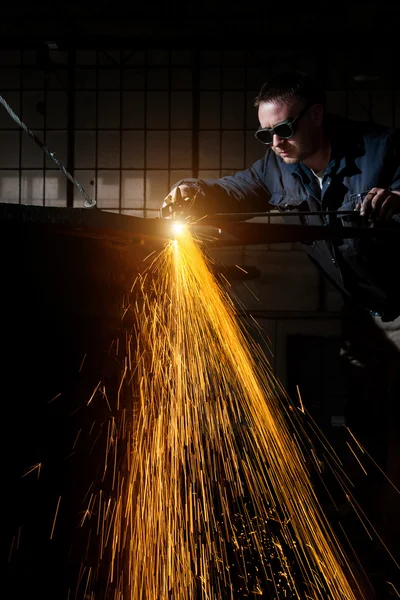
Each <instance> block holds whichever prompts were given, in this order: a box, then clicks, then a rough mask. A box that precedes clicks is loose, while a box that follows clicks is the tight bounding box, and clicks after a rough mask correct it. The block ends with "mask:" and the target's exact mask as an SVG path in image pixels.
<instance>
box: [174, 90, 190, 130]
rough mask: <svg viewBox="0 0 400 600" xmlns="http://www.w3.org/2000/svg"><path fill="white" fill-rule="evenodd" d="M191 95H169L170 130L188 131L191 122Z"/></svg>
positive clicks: (178, 93) (187, 93)
mask: <svg viewBox="0 0 400 600" xmlns="http://www.w3.org/2000/svg"><path fill="white" fill-rule="evenodd" d="M192 113H193V107H192V93H191V92H172V93H171V127H172V129H190V128H191V127H192V120H193V114H192Z"/></svg>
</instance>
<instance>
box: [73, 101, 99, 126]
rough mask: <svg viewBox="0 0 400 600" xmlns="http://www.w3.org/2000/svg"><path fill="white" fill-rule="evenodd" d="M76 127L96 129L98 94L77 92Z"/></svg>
mask: <svg viewBox="0 0 400 600" xmlns="http://www.w3.org/2000/svg"><path fill="white" fill-rule="evenodd" d="M75 127H77V128H78V129H94V128H95V127H96V94H95V93H94V92H76V94H75Z"/></svg>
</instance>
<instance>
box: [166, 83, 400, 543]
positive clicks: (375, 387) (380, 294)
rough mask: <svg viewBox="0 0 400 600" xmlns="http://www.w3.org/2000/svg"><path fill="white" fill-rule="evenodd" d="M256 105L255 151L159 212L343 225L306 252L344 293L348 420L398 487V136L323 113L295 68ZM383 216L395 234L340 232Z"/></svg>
mask: <svg viewBox="0 0 400 600" xmlns="http://www.w3.org/2000/svg"><path fill="white" fill-rule="evenodd" d="M255 107H256V108H257V109H258V118H259V122H260V127H259V129H258V130H257V131H256V133H255V136H256V138H257V140H258V141H259V142H261V143H262V144H263V145H264V146H265V149H266V152H265V154H264V156H263V158H262V159H260V160H258V161H257V162H255V163H254V164H253V165H251V166H250V167H249V168H248V169H246V170H244V171H241V172H238V173H236V174H235V175H234V176H228V177H223V178H221V179H218V180H200V179H184V180H181V181H179V182H178V183H176V184H175V186H174V187H173V189H172V190H171V192H170V193H169V194H168V196H167V197H166V199H165V201H164V204H163V207H162V209H163V214H164V215H165V214H166V213H168V211H177V210H179V211H181V212H182V213H183V214H184V215H186V216H189V217H192V218H199V217H202V216H204V215H212V214H215V213H224V212H226V213H233V212H240V213H246V212H248V213H253V212H263V211H265V212H267V211H268V210H270V209H278V210H279V211H281V213H282V216H283V217H284V220H285V222H287V223H288V224H296V223H298V224H304V225H321V226H323V225H330V224H332V223H335V224H337V223H340V224H341V225H342V226H343V239H338V240H335V241H328V240H327V241H315V242H310V243H308V244H307V245H306V247H305V249H306V251H307V253H308V255H309V257H310V259H311V260H312V261H313V262H314V263H315V265H316V266H317V267H318V268H319V269H322V271H323V273H324V274H325V276H326V277H327V278H328V279H329V280H330V281H331V282H332V283H333V284H334V285H335V286H336V288H338V289H339V290H340V291H341V293H342V295H343V298H344V306H343V310H342V351H341V355H342V359H343V362H344V365H345V368H346V372H347V374H348V376H349V379H348V380H349V386H350V388H349V398H350V400H349V402H348V405H347V415H346V417H347V421H348V424H349V426H350V427H352V428H353V430H354V431H355V432H356V433H357V434H358V435H359V436H360V438H361V441H362V442H363V443H364V445H365V447H366V448H367V449H368V451H369V452H370V454H371V455H372V456H374V457H375V459H376V460H377V462H378V463H379V464H380V466H382V467H383V468H384V469H385V471H386V472H387V473H388V474H389V476H390V477H391V478H392V479H393V480H394V483H395V484H396V485H397V486H399V477H400V473H399V472H400V434H399V430H398V427H399V426H398V423H399V418H398V417H399V412H400V411H399V405H400V316H399V315H400V132H399V131H398V130H395V129H391V128H387V127H383V126H378V125H376V124H373V123H370V122H368V123H364V122H354V121H350V120H347V119H342V118H339V117H336V116H333V115H329V114H326V113H325V111H324V102H323V94H322V93H321V91H320V90H319V89H318V87H317V86H316V85H315V84H314V83H313V82H312V80H311V79H309V78H308V77H307V76H306V75H305V74H304V73H299V72H291V73H290V72H289V73H282V74H280V75H277V76H275V77H274V78H273V79H271V80H270V81H268V82H267V83H266V84H264V85H263V87H262V88H261V90H260V92H259V94H258V95H257V97H256V98H255ZM182 199H183V201H182ZM348 211H350V215H349V214H348ZM302 212H304V215H302V214H301V213H302ZM308 212H310V213H313V214H311V215H308V214H307V213H308ZM341 212H346V217H342V218H340V213H341ZM294 213H296V214H294ZM299 213H300V214H299ZM315 213H319V214H315ZM324 213H326V214H324ZM382 223H384V224H385V226H389V227H390V228H395V229H396V228H397V229H398V235H396V234H395V235H391V236H390V238H389V236H388V238H387V239H382V237H380V238H379V239H378V237H376V238H374V236H373V235H371V236H369V237H368V239H366V238H364V237H363V238H362V239H361V238H360V239H346V234H345V226H346V225H349V226H356V227H357V226H358V227H361V226H367V227H371V228H379V227H380V226H381V225H382ZM361 422H362V425H361ZM385 489H386V488H385ZM385 489H384V488H382V489H378V486H377V485H376V482H375V484H374V485H373V486H372V487H370V488H368V485H367V488H366V490H367V494H366V495H368V496H369V498H370V499H371V502H370V503H368V501H367V499H366V503H367V504H370V505H371V507H372V508H371V510H372V511H373V512H374V511H375V514H374V515H373V516H372V518H373V519H375V522H377V528H378V530H380V531H381V533H382V537H383V538H384V540H385V542H386V543H387V544H388V545H389V546H390V547H391V548H392V549H393V550H394V546H395V545H396V544H397V543H398V540H399V538H400V536H399V520H400V517H399V514H400V511H399V510H398V496H397V495H396V493H395V492H394V491H393V489H392V488H391V487H390V485H389V484H388V487H387V491H385ZM378 498H381V502H379V501H378Z"/></svg>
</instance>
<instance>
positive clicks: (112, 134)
mask: <svg viewBox="0 0 400 600" xmlns="http://www.w3.org/2000/svg"><path fill="white" fill-rule="evenodd" d="M119 140H120V133H119V131H99V133H98V147H97V164H98V166H99V167H100V168H102V167H103V168H104V167H105V168H108V169H111V168H117V167H119V154H120V150H119V143H120V142H119Z"/></svg>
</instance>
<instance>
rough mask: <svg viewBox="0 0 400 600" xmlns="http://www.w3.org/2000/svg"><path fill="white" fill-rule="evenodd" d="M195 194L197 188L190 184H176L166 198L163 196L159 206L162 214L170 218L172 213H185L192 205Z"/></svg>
mask: <svg viewBox="0 0 400 600" xmlns="http://www.w3.org/2000/svg"><path fill="white" fill-rule="evenodd" d="M196 194H197V190H196V189H195V188H193V187H192V186H189V185H185V184H182V185H179V186H177V187H176V188H174V189H173V190H171V191H170V193H169V194H168V196H167V197H166V198H164V202H163V205H162V207H161V214H162V216H163V217H166V218H171V217H172V216H173V215H174V213H176V214H177V215H185V213H187V211H188V209H189V208H190V207H191V206H192V204H193V201H194V199H195V197H196Z"/></svg>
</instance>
